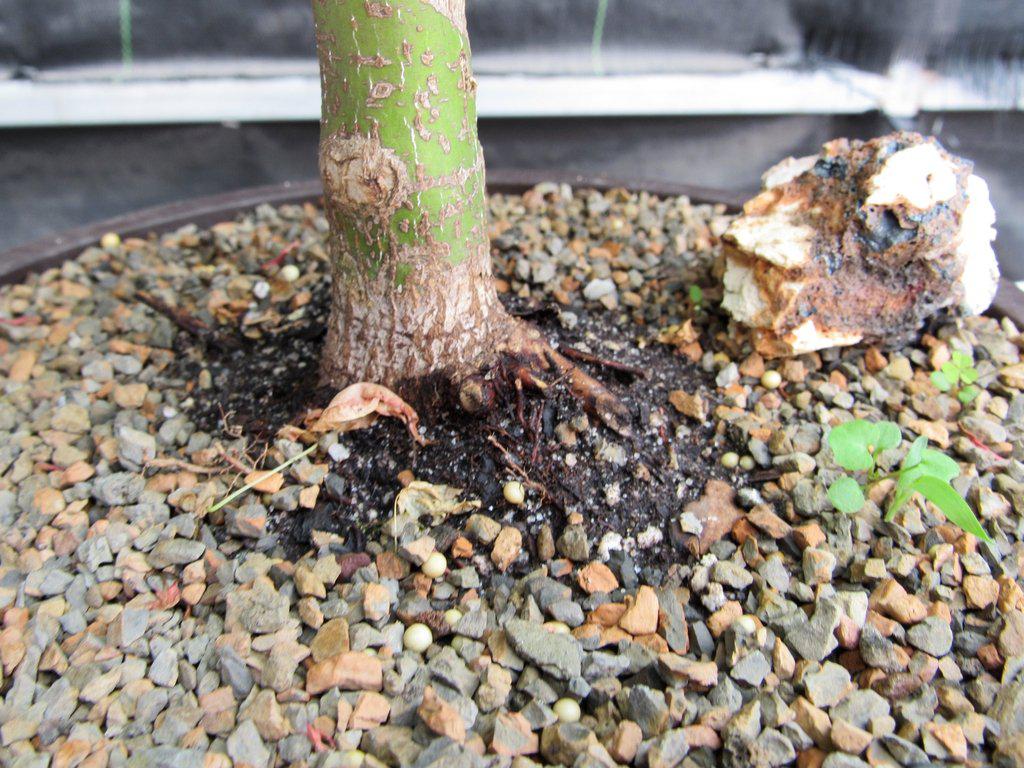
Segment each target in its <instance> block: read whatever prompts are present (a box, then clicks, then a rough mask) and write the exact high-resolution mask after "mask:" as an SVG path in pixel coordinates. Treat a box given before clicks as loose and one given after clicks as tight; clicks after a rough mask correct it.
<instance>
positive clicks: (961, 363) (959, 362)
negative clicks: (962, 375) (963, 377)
mask: <svg viewBox="0 0 1024 768" xmlns="http://www.w3.org/2000/svg"><path fill="white" fill-rule="evenodd" d="M951 357H952V358H953V359H952V360H951V362H952V363H953V365H955V366H956V367H957V368H959V369H960V370H961V371H962V370H964V369H965V368H970V367H971V366H972V365H974V360H972V359H971V357H970V355H965V354H964V353H963V352H953V354H952V355H951Z"/></svg>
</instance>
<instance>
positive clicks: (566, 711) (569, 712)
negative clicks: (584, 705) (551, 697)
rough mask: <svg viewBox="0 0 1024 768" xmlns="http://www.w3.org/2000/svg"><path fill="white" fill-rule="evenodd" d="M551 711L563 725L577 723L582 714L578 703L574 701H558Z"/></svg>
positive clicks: (566, 699)
mask: <svg viewBox="0 0 1024 768" xmlns="http://www.w3.org/2000/svg"><path fill="white" fill-rule="evenodd" d="M551 709H552V711H553V712H554V713H555V717H557V718H558V720H559V721H560V722H563V723H578V722H579V721H580V715H581V714H582V713H581V712H580V705H579V702H577V701H576V700H575V699H568V698H565V699H559V700H558V701H556V702H555V706H553V707H552V708H551Z"/></svg>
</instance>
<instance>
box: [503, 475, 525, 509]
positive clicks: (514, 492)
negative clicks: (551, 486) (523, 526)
mask: <svg viewBox="0 0 1024 768" xmlns="http://www.w3.org/2000/svg"><path fill="white" fill-rule="evenodd" d="M501 492H502V495H504V497H505V501H507V502H508V503H509V504H512V505H514V506H519V505H520V504H522V503H523V501H525V500H526V486H524V485H523V484H522V483H521V482H519V481H518V480H509V481H508V482H507V483H505V485H504V486H502V489H501Z"/></svg>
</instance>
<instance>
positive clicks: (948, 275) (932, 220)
mask: <svg viewBox="0 0 1024 768" xmlns="http://www.w3.org/2000/svg"><path fill="white" fill-rule="evenodd" d="M994 221H995V213H994V212H993V210H992V206H991V204H990V203H989V198H988V187H987V186H986V185H985V182H984V181H983V180H982V179H980V178H979V177H978V176H975V175H972V174H971V164H970V163H968V162H966V161H964V160H961V159H960V158H957V157H954V156H953V155H950V154H949V153H947V152H946V151H945V150H944V149H942V147H941V146H940V145H939V143H938V142H937V141H936V140H935V139H928V138H924V137H922V136H920V135H918V134H915V133H907V132H901V133H894V134H890V135H888V136H882V137H880V138H876V139H872V140H870V141H867V142H861V141H849V140H847V139H835V140H834V141H830V142H828V143H827V144H825V145H824V146H823V147H822V151H821V154H819V155H815V156H811V157H804V158H800V159H798V160H794V159H793V158H789V159H788V160H785V161H783V162H782V163H780V164H778V165H776V166H775V167H774V168H771V169H770V170H769V171H768V172H767V173H766V174H765V176H764V191H763V192H762V193H761V194H759V195H758V196H757V197H755V198H753V199H752V200H749V201H748V202H747V203H746V204H745V205H744V208H743V215H742V216H740V217H739V218H738V219H736V220H735V221H734V222H733V223H732V224H731V225H730V227H729V229H728V230H727V231H726V233H725V235H724V237H723V241H724V243H725V264H726V269H725V275H724V277H723V283H724V286H725V296H724V298H723V300H722V307H723V308H724V309H725V310H726V311H727V312H729V313H730V314H731V315H732V317H733V319H735V320H737V321H739V322H741V323H744V324H746V325H748V326H750V327H751V328H752V329H754V331H755V333H756V338H755V341H756V344H755V346H756V348H757V350H758V351H759V352H760V353H761V354H762V355H764V356H766V357H771V356H778V355H799V354H803V353H805V352H811V351H813V350H817V349H823V348H826V347H833V346H843V345H847V344H855V343H857V342H859V341H861V340H881V341H887V340H889V339H891V338H892V337H893V336H898V335H900V334H907V333H910V332H912V331H914V330H916V329H917V328H918V327H919V326H920V325H921V324H922V322H923V321H924V320H925V319H926V318H927V317H929V316H930V315H932V314H934V313H935V312H937V311H938V310H940V309H943V308H947V307H948V308H953V309H956V310H958V311H960V312H962V313H964V314H968V315H973V314H978V313H980V312H982V311H984V310H985V309H986V308H987V307H988V305H989V304H990V303H991V302H992V298H993V297H994V296H995V290H996V286H997V284H998V278H999V270H998V267H997V266H996V259H995V254H994V252H993V250H992V246H991V242H990V241H991V240H992V239H993V238H994V237H995V231H994V230H993V229H992V224H993V222H994ZM826 243H828V245H827V246H826V245H825V244H826ZM837 265H838V266H837ZM883 274H884V277H882V275H883ZM908 286H914V289H913V290H911V289H910V288H909V287H908ZM922 286H923V288H922Z"/></svg>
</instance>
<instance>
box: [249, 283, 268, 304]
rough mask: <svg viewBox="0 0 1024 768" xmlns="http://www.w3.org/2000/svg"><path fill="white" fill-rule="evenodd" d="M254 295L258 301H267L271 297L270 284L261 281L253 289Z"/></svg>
mask: <svg viewBox="0 0 1024 768" xmlns="http://www.w3.org/2000/svg"><path fill="white" fill-rule="evenodd" d="M252 295H253V296H255V297H256V298H257V299H261V300H262V299H265V298H267V296H269V295H270V283H268V282H267V281H266V280H259V281H257V282H256V284H255V285H254V286H253V287H252Z"/></svg>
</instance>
